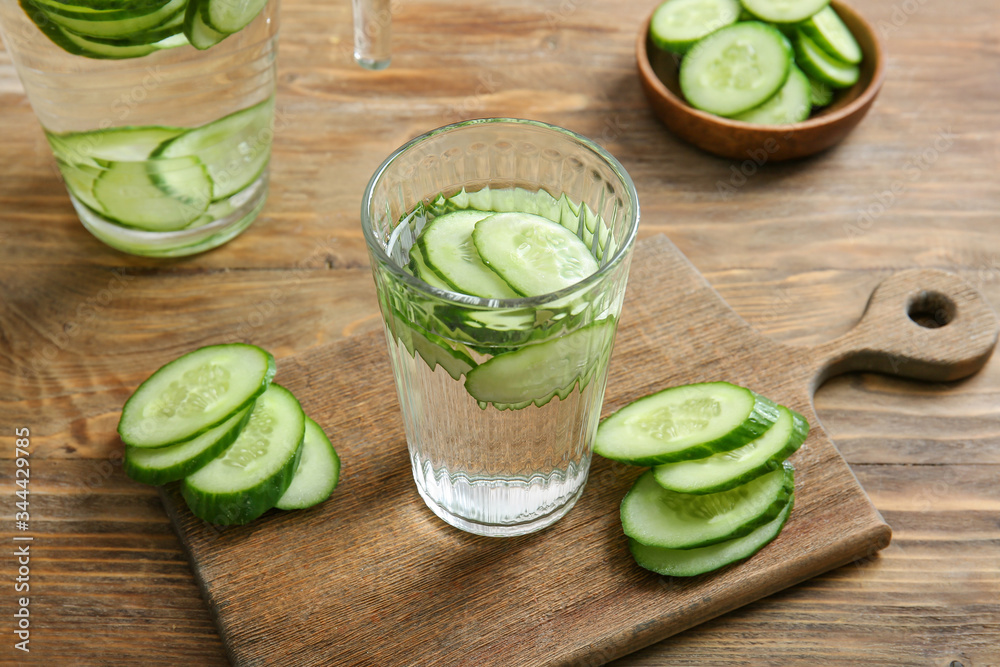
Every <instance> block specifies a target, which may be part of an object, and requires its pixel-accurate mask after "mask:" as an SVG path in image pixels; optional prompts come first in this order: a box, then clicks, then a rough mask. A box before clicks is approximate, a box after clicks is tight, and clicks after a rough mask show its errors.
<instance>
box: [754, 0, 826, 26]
mask: <svg viewBox="0 0 1000 667" xmlns="http://www.w3.org/2000/svg"><path fill="white" fill-rule="evenodd" d="M741 1H742V3H743V6H744V7H746V9H747V11H749V12H750V13H751V14H753V15H754V16H756V17H757V18H759V19H763V20H765V21H770V22H771V23H798V22H799V21H805V20H806V19H807V18H809V17H810V16H812V15H813V14H815V13H816V12H818V11H820V10H821V9H823V8H824V7H826V6H827V5H829V4H830V0H741Z"/></svg>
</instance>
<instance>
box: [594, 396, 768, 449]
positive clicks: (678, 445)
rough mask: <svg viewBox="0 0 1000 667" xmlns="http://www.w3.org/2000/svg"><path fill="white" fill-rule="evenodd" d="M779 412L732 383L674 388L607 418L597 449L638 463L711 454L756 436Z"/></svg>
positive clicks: (602, 427) (598, 435) (758, 397)
mask: <svg viewBox="0 0 1000 667" xmlns="http://www.w3.org/2000/svg"><path fill="white" fill-rule="evenodd" d="M779 414H780V413H779V411H778V406H777V405H776V404H775V403H774V402H773V401H771V400H769V399H767V398H765V397H763V396H761V395H759V394H757V393H755V392H753V391H751V390H749V389H747V388H745V387H740V386H737V385H734V384H731V383H729V382H706V383H700V384H689V385H682V386H678V387H670V388H667V389H664V390H662V391H659V392H657V393H655V394H650V395H649V396H644V397H642V398H640V399H638V400H636V401H633V402H632V403H630V404H629V405H626V406H625V407H623V408H621V409H620V410H618V411H617V412H615V413H614V414H612V415H611V416H609V417H607V418H606V419H605V420H604V421H603V422H601V425H600V426H599V427H598V429H597V439H596V441H595V443H594V452H596V453H597V454H600V455H601V456H603V457H605V458H609V459H614V460H616V461H622V462H624V463H632V464H635V465H657V464H660V463H668V462H671V461H685V460H688V459H700V458H705V457H706V456H711V455H713V454H716V453H718V452H726V451H730V450H733V449H736V448H738V447H742V446H743V445H745V444H747V443H748V442H750V441H751V440H755V439H756V438H758V437H760V436H761V435H762V434H763V433H764V432H765V431H766V430H767V429H769V428H771V426H772V425H773V424H774V423H775V422H776V421H777V419H778V415H779Z"/></svg>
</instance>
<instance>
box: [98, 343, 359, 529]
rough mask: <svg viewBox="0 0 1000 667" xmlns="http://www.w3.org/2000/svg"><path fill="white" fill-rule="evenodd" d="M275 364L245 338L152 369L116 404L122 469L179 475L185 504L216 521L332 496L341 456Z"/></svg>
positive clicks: (150, 479)
mask: <svg viewBox="0 0 1000 667" xmlns="http://www.w3.org/2000/svg"><path fill="white" fill-rule="evenodd" d="M274 373H275V363H274V357H272V356H271V354H270V353H268V352H267V351H265V350H263V349H261V348H259V347H256V346H254V345H245V344H242V343H231V344H224V345H210V346H207V347H202V348H199V349H197V350H195V351H193V352H190V353H188V354H185V355H184V356H182V357H180V358H178V359H176V360H174V361H172V362H170V363H168V364H167V365H165V366H163V367H162V368H160V369H159V370H157V371H156V372H155V373H153V374H152V375H151V376H150V377H149V379H147V380H146V381H145V382H143V383H142V384H141V385H140V386H139V388H138V389H136V391H135V393H133V394H132V396H131V397H130V398H129V399H128V401H127V402H126V403H125V406H124V408H123V409H122V415H121V419H120V421H119V423H118V433H119V435H120V436H121V439H122V442H124V443H125V459H124V464H123V465H124V469H125V472H126V474H127V475H128V476H129V477H131V478H132V479H134V480H136V481H139V482H143V483H146V484H157V485H159V484H166V483H167V482H174V481H179V480H180V481H181V493H182V495H183V496H184V499H185V500H186V501H187V504H188V506H189V507H190V508H191V511H192V512H193V513H194V514H195V515H196V516H198V517H200V518H202V519H204V520H205V521H209V522H211V523H215V524H220V525H232V524H245V523H249V522H250V521H253V520H254V519H256V518H257V517H259V516H260V515H261V514H263V513H264V512H266V511H267V510H269V509H271V508H273V507H277V508H279V509H284V510H291V509H301V508H306V507H310V506H312V505H315V504H317V503H320V502H322V501H324V500H326V499H327V498H329V497H330V494H331V493H332V492H333V489H334V488H335V487H336V486H337V481H338V479H339V476H340V458H339V457H338V456H337V452H336V451H335V450H334V448H333V445H332V444H331V443H330V440H329V438H327V437H326V434H325V433H323V430H322V429H321V428H320V427H319V425H318V424H316V422H314V421H313V420H312V419H310V418H309V417H307V416H306V415H305V414H304V413H303V411H302V407H301V405H299V402H298V400H297V399H296V398H295V396H293V395H292V393H291V392H289V391H288V390H287V389H285V388H284V387H282V386H280V385H278V384H275V383H273V382H272V379H273V377H274Z"/></svg>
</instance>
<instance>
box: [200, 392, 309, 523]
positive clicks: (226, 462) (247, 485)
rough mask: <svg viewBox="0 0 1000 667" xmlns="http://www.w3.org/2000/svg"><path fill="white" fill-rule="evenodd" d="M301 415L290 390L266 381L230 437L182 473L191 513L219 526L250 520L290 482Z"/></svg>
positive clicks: (300, 434)
mask: <svg viewBox="0 0 1000 667" xmlns="http://www.w3.org/2000/svg"><path fill="white" fill-rule="evenodd" d="M305 427H306V422H305V414H303V412H302V406H300V405H299V402H298V400H296V398H295V396H293V395H292V393H291V392H290V391H288V390H287V389H285V388H284V387H282V386H280V385H277V384H271V385H270V386H268V388H267V391H265V392H264V393H263V394H261V396H260V398H258V399H257V402H256V403H255V404H254V407H253V412H251V413H250V421H249V422H247V425H246V426H245V427H244V428H243V430H242V431H241V432H240V435H239V437H238V438H236V442H234V443H233V444H232V445H230V446H229V447H228V448H227V449H226V450H225V451H224V452H223V453H222V454H221V455H219V456H218V457H216V458H215V459H213V460H212V461H210V462H209V463H208V464H206V465H205V466H204V467H202V468H201V469H199V470H197V471H196V472H194V473H193V474H191V475H189V476H188V477H186V478H184V482H183V483H182V484H181V495H183V496H184V500H185V501H187V504H188V507H189V508H190V509H191V512H192V513H194V515H195V516H197V517H199V518H201V519H204V520H205V521H208V522H210V523H215V524H220V525H232V524H245V523H249V522H251V521H253V520H254V519H256V518H257V517H259V516H260V515H261V514H263V513H264V512H266V511H267V510H269V509H271V508H272V507H274V505H275V503H277V502H278V500H279V499H280V498H281V496H282V495H284V493H285V491H286V490H287V489H288V487H289V485H290V484H291V482H292V477H293V476H294V474H295V469H296V467H297V465H298V462H299V456H300V455H301V451H302V440H303V438H304V436H305Z"/></svg>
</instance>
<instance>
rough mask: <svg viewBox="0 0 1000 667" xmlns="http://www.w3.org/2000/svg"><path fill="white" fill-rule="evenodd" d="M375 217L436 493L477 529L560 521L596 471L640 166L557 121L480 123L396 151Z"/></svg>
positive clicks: (406, 405) (377, 253)
mask: <svg viewBox="0 0 1000 667" xmlns="http://www.w3.org/2000/svg"><path fill="white" fill-rule="evenodd" d="M361 221H362V227H363V230H364V234H365V240H366V242H367V244H368V250H369V254H370V257H371V261H372V272H373V275H374V279H375V283H376V291H377V294H378V299H379V306H380V309H381V312H382V316H383V321H384V323H385V332H386V339H387V341H388V347H389V353H390V358H391V361H392V367H393V372H394V376H395V382H396V389H397V393H398V397H399V402H400V407H401V410H402V415H403V422H404V428H405V432H406V439H407V444H408V448H409V454H410V461H411V464H412V466H411V467H412V472H413V476H414V479H415V481H416V486H417V490H418V492H419V494H420V495H421V497H422V498H423V499H424V501H425V503H426V504H427V506H428V507H429V508H430V509H431V510H432V511H433V512H434V513H435V514H437V515H438V516H439V517H440V518H442V519H443V520H444V521H446V522H447V523H449V524H451V525H453V526H455V527H457V528H460V529H462V530H465V531H468V532H471V533H475V534H480V535H490V536H513V535H522V534H526V533H530V532H534V531H537V530H540V529H542V528H544V527H546V526H549V525H551V524H552V523H554V522H555V521H557V520H558V519H559V518H561V517H562V516H563V515H565V514H566V513H567V512H568V511H569V510H570V509H571V508H572V507H573V505H574V504H575V503H576V501H577V499H578V498H579V497H580V495H581V494H582V492H583V489H584V485H585V483H586V480H587V474H588V471H589V469H590V461H591V452H592V445H593V439H594V436H595V433H596V429H597V424H598V421H599V418H600V413H601V405H602V402H603V398H604V389H605V384H606V380H607V369H608V363H609V359H610V356H611V350H612V346H613V343H614V336H615V332H616V329H617V325H618V320H619V317H620V314H621V309H622V302H623V299H624V293H625V284H626V280H627V277H628V269H629V263H630V259H631V253H632V247H633V245H634V241H635V236H636V230H637V227H638V222H639V203H638V198H637V195H636V191H635V187H634V185H633V184H632V181H631V179H630V178H629V176H628V174H627V173H626V171H625V169H624V168H623V167H622V166H621V164H620V163H619V162H618V161H617V160H616V159H615V158H614V157H612V156H611V155H610V154H609V153H608V152H607V151H605V150H604V149H603V148H601V147H600V146H598V145H597V144H595V143H593V142H592V141H590V140H588V139H586V138H584V137H582V136H580V135H577V134H575V133H573V132H570V131H568V130H565V129H562V128H559V127H556V126H552V125H548V124H545V123H541V122H536V121H529V120H520V119H503V118H489V119H481V120H473V121H467V122H462V123H457V124H454V125H449V126H446V127H443V128H440V129H437V130H434V131H432V132H429V133H427V134H425V135H423V136H420V137H418V138H416V139H414V140H412V141H411V142H409V143H407V144H406V145H404V146H402V147H401V148H399V149H398V150H396V151H395V152H394V153H393V154H392V155H391V156H390V157H389V158H388V159H387V160H386V161H385V162H384V163H383V164H382V165H381V166H380V167H379V169H378V170H377V171H376V173H375V175H374V176H373V177H372V179H371V181H370V182H369V184H368V187H367V189H366V191H365V194H364V199H363V202H362V207H361Z"/></svg>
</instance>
